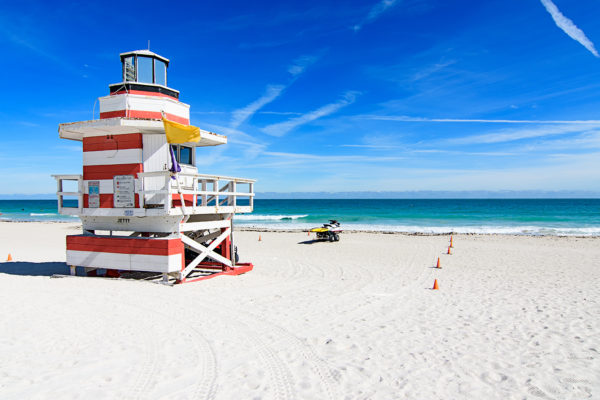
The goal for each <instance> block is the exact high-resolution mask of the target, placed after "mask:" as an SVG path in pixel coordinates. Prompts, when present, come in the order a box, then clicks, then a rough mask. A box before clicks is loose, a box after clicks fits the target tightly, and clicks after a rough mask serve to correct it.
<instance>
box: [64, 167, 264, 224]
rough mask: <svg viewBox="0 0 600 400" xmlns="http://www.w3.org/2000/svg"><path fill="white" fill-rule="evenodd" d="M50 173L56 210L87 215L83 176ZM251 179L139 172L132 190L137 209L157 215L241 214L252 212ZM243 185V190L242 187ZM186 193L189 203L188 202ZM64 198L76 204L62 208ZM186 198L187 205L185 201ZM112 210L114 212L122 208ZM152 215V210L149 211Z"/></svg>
mask: <svg viewBox="0 0 600 400" xmlns="http://www.w3.org/2000/svg"><path fill="white" fill-rule="evenodd" d="M52 176H53V177H54V178H55V179H56V184H57V190H56V195H57V196H58V212H59V213H60V214H66V215H82V214H86V215H88V213H90V212H91V211H90V210H88V209H85V211H84V207H83V195H84V193H85V187H84V186H85V185H84V182H83V177H82V176H81V175H52ZM66 181H76V182H77V192H65V191H64V182H66ZM254 182H255V180H253V179H245V178H232V177H229V176H217V175H203V174H196V173H184V172H180V173H178V174H177V179H171V174H170V173H169V171H157V172H140V173H138V179H137V184H136V190H135V192H136V193H137V194H138V195H139V208H138V210H139V209H142V210H143V209H146V210H151V209H157V210H161V211H162V212H160V211H159V214H163V213H164V214H179V213H183V214H187V215H189V214H212V213H238V212H239V213H245V212H252V210H253V209H254ZM244 188H245V189H246V191H243V190H242V189H244ZM240 190H242V191H240ZM190 196H191V200H192V201H191V204H189V203H190V202H189V200H190ZM64 197H76V198H77V207H65V206H64ZM186 198H187V200H188V201H187V203H188V204H186ZM177 199H178V200H179V201H180V203H181V205H178V206H173V200H177ZM240 199H246V201H244V202H242V201H240ZM112 210H114V212H117V211H119V210H124V209H120V208H119V209H112ZM129 210H131V209H129ZM149 212H150V211H149ZM117 214H118V213H117ZM117 214H115V215H117ZM90 215H91V214H90ZM110 215H112V214H110ZM136 215H138V214H136ZM153 215H156V213H155V212H153Z"/></svg>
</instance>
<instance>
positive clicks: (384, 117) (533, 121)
mask: <svg viewBox="0 0 600 400" xmlns="http://www.w3.org/2000/svg"><path fill="white" fill-rule="evenodd" d="M360 117H361V118H365V119H373V120H378V121H396V122H473V123H490V124H565V125H573V124H575V125H577V124H583V125H586V124H592V125H595V124H600V120H594V119H591V120H570V121H568V120H541V119H469V118H427V117H408V116H403V115H399V116H396V115H361V116H360Z"/></svg>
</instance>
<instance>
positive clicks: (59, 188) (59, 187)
mask: <svg viewBox="0 0 600 400" xmlns="http://www.w3.org/2000/svg"><path fill="white" fill-rule="evenodd" d="M52 177H53V178H54V179H56V196H57V197H58V213H59V214H66V215H78V214H81V210H82V208H83V192H84V190H83V177H82V176H81V175H52ZM64 181H75V182H77V192H65V191H64V186H63V184H64ZM65 196H69V197H77V207H65V206H64V200H65V199H64V197H65Z"/></svg>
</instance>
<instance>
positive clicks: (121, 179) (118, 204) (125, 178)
mask: <svg viewBox="0 0 600 400" xmlns="http://www.w3.org/2000/svg"><path fill="white" fill-rule="evenodd" d="M113 189H114V191H113V192H114V207H115V208H133V207H135V178H134V177H133V175H115V176H114V177H113Z"/></svg>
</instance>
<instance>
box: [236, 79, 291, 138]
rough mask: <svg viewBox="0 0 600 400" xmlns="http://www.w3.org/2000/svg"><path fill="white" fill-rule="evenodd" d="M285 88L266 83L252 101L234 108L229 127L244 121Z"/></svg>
mask: <svg viewBox="0 0 600 400" xmlns="http://www.w3.org/2000/svg"><path fill="white" fill-rule="evenodd" d="M284 89H285V86H283V85H268V86H267V89H266V90H265V93H264V94H263V95H262V96H261V97H259V98H258V99H256V100H254V101H253V102H252V103H250V104H248V105H247V106H246V107H244V108H240V109H239V110H235V111H234V112H233V118H232V119H231V127H232V128H237V127H238V126H240V125H241V124H242V123H243V122H244V121H246V120H247V119H249V118H250V117H252V115H254V113H256V112H257V111H258V110H260V109H261V108H263V107H264V106H265V105H267V104H269V103H270V102H272V101H273V100H275V99H276V98H277V97H279V95H280V94H281V92H283V90H284Z"/></svg>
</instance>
